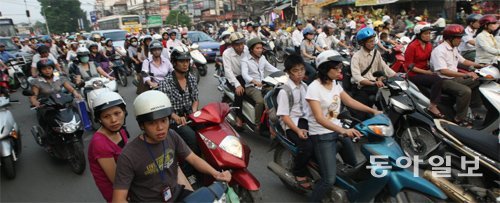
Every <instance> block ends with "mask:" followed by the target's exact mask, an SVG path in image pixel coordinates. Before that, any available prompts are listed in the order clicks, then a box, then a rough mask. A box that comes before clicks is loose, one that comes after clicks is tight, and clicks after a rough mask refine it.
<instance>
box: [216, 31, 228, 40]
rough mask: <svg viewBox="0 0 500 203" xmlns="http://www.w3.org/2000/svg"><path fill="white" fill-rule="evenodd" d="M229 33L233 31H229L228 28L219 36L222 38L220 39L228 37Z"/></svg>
mask: <svg viewBox="0 0 500 203" xmlns="http://www.w3.org/2000/svg"><path fill="white" fill-rule="evenodd" d="M229 35H231V32H229V31H227V30H226V31H224V32H222V33H221V34H220V36H219V38H220V39H224V37H227V36H229Z"/></svg>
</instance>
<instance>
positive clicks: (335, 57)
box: [316, 50, 347, 68]
mask: <svg viewBox="0 0 500 203" xmlns="http://www.w3.org/2000/svg"><path fill="white" fill-rule="evenodd" d="M328 61H336V62H347V60H346V59H345V58H344V57H342V55H340V53H339V52H338V51H335V50H326V51H324V52H321V53H320V54H319V55H318V57H316V67H318V68H319V67H320V66H321V64H323V63H325V62H328Z"/></svg>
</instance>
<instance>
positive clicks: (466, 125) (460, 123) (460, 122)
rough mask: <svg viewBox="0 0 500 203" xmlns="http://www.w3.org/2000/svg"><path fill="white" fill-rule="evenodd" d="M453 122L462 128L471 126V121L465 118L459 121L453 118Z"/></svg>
mask: <svg viewBox="0 0 500 203" xmlns="http://www.w3.org/2000/svg"><path fill="white" fill-rule="evenodd" d="M455 123H456V124H457V125H459V126H461V127H464V128H472V123H471V122H469V121H467V120H461V121H457V120H455Z"/></svg>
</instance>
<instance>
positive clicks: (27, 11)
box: [26, 10, 30, 18]
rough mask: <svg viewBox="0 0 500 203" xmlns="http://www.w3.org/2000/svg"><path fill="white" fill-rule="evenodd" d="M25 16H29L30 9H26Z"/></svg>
mask: <svg viewBox="0 0 500 203" xmlns="http://www.w3.org/2000/svg"><path fill="white" fill-rule="evenodd" d="M26 16H28V18H29V17H30V11H29V10H26Z"/></svg>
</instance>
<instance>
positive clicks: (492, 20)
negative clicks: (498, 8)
mask: <svg viewBox="0 0 500 203" xmlns="http://www.w3.org/2000/svg"><path fill="white" fill-rule="evenodd" d="M496 22H497V18H496V17H495V15H491V14H490V15H484V16H483V17H482V18H481V19H479V24H481V26H484V25H486V24H490V23H496Z"/></svg>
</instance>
